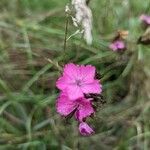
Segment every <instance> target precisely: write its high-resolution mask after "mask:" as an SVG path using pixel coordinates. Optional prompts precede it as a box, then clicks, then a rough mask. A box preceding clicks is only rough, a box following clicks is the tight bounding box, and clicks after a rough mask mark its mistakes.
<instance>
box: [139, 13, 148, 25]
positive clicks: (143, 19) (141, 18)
mask: <svg viewBox="0 0 150 150" xmlns="http://www.w3.org/2000/svg"><path fill="white" fill-rule="evenodd" d="M140 20H141V21H143V22H144V23H145V24H147V25H150V16H148V15H145V14H142V15H141V16H140Z"/></svg>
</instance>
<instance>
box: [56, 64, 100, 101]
mask: <svg viewBox="0 0 150 150" xmlns="http://www.w3.org/2000/svg"><path fill="white" fill-rule="evenodd" d="M56 86H57V88H58V89H60V90H62V91H63V92H66V93H67V95H68V97H69V99H71V100H76V99H79V98H82V97H84V94H88V93H99V94H100V93H101V92H102V85H101V84H100V83H99V80H96V79H95V67H93V66H91V65H87V66H84V65H80V66H79V65H75V64H73V63H70V64H67V65H65V67H64V70H63V75H62V77H60V78H59V79H58V81H57V82H56Z"/></svg>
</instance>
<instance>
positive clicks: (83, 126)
mask: <svg viewBox="0 0 150 150" xmlns="http://www.w3.org/2000/svg"><path fill="white" fill-rule="evenodd" d="M79 132H80V134H81V135H83V136H88V135H91V134H93V133H94V130H93V129H92V128H91V127H90V126H89V125H88V124H87V123H86V122H81V123H80V124H79Z"/></svg>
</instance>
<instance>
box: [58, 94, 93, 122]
mask: <svg viewBox="0 0 150 150" xmlns="http://www.w3.org/2000/svg"><path fill="white" fill-rule="evenodd" d="M56 109H57V112H58V113H60V114H61V115H62V116H68V115H69V114H71V113H74V114H75V117H76V119H77V120H79V121H83V119H85V118H86V117H89V116H90V115H91V114H93V113H94V109H93V107H92V102H91V100H90V99H86V98H79V99H76V100H70V99H69V98H68V96H67V95H66V93H61V94H60V96H59V98H58V100H57V104H56Z"/></svg>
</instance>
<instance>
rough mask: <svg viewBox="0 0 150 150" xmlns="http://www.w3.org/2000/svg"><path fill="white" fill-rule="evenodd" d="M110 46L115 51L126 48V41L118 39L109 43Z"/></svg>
mask: <svg viewBox="0 0 150 150" xmlns="http://www.w3.org/2000/svg"><path fill="white" fill-rule="evenodd" d="M109 48H110V49H112V50H113V51H119V50H124V49H125V43H124V42H123V41H121V40H116V41H114V42H112V43H111V44H110V45H109Z"/></svg>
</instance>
